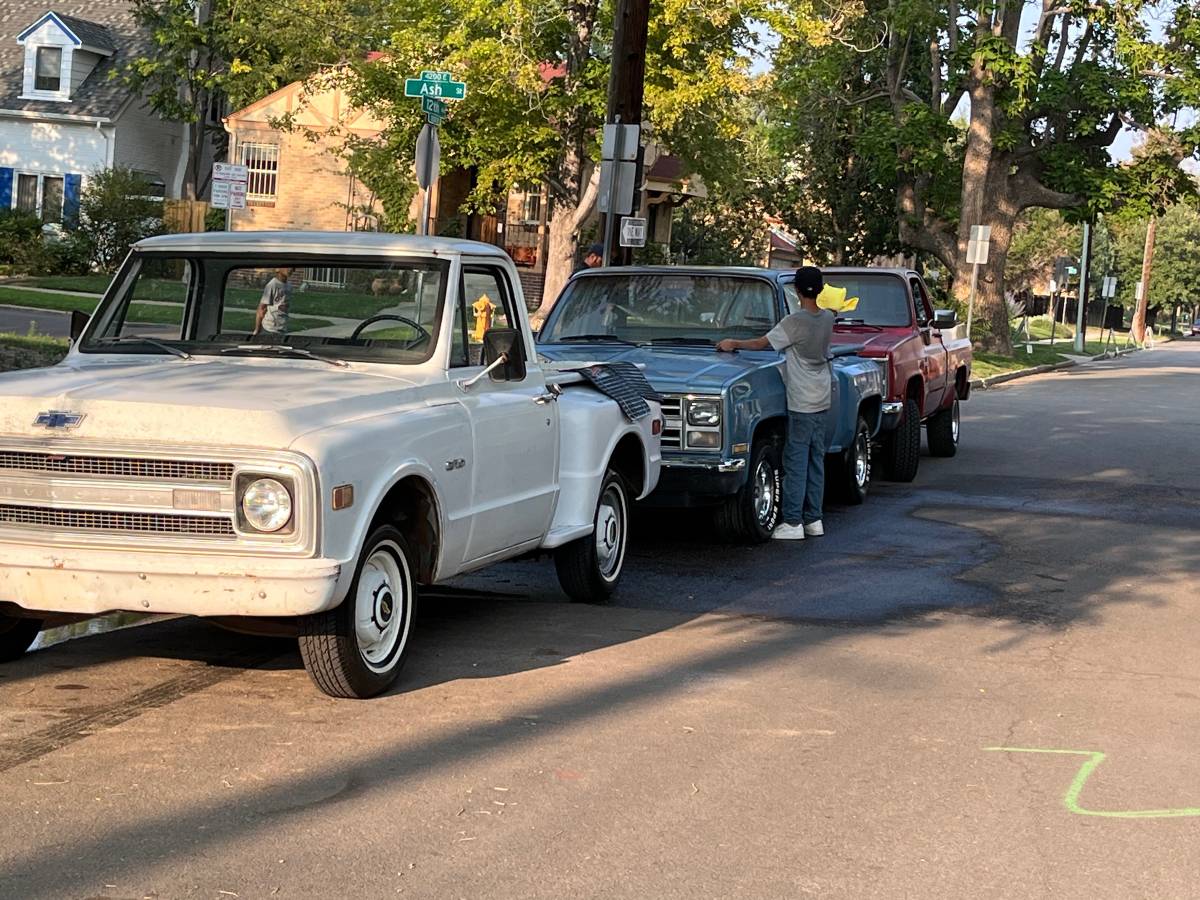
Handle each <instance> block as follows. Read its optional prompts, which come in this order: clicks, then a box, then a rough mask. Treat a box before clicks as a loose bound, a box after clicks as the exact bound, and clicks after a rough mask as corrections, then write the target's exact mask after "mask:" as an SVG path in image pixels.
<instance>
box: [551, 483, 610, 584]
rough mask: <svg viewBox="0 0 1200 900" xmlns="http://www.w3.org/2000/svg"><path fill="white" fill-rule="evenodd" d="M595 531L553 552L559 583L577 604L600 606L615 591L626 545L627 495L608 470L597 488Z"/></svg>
mask: <svg viewBox="0 0 1200 900" xmlns="http://www.w3.org/2000/svg"><path fill="white" fill-rule="evenodd" d="M592 521H593V525H594V526H595V529H594V531H593V532H592V533H591V534H589V535H588V536H587V537H583V538H579V540H576V541H571V543H569V544H566V545H564V546H562V547H559V548H558V549H557V550H555V551H554V568H555V569H556V570H557V571H558V583H559V584H560V585H562V589H563V590H564V591H566V594H567V596H568V597H570V598H571V599H572V600H574V601H575V602H576V603H603V602H604V601H606V600H607V599H608V598H609V597H611V596H612V594H613V591H615V590H616V589H617V582H618V581H620V580H621V569H622V568H623V567H624V565H625V550H626V548H627V547H628V545H629V491H628V490H627V488H626V487H625V480H624V479H623V478H622V477H621V476H620V474H619V473H617V472H615V471H614V470H612V469H609V470H608V471H607V472H606V473H605V475H604V482H603V483H602V484H601V485H600V496H599V497H598V498H597V499H596V513H595V516H594V518H593V520H592Z"/></svg>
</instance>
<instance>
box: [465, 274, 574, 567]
mask: <svg viewBox="0 0 1200 900" xmlns="http://www.w3.org/2000/svg"><path fill="white" fill-rule="evenodd" d="M513 297H514V293H513V291H512V289H511V287H510V285H509V283H508V278H507V276H506V275H505V273H504V272H503V270H501V269H499V268H498V267H490V266H471V265H466V266H465V267H464V270H463V281H462V289H461V290H460V292H459V306H458V307H457V308H456V312H455V316H456V324H455V329H454V330H455V334H456V337H457V336H461V337H459V338H458V339H459V340H461V341H463V342H465V343H466V344H467V348H466V349H467V352H466V353H465V354H462V356H464V357H465V360H464V361H465V362H466V363H467V365H465V366H462V367H460V368H457V369H454V370H452V371H451V375H452V377H453V378H454V379H455V380H464V379H468V378H470V377H472V376H473V375H475V374H477V373H479V372H480V371H482V368H483V367H482V365H480V362H481V352H482V337H483V333H484V331H486V329H487V327H493V328H502V327H507V326H508V325H509V323H512V324H513V325H517V324H518V323H519V322H520V320H519V319H518V318H517V317H516V316H515V315H514V314H513ZM464 325H465V327H464ZM526 358H527V359H528V360H529V362H528V364H527V366H528V371H527V373H526V376H525V378H524V379H523V380H522V381H518V382H498V381H492V380H491V378H490V377H489V376H486V375H485V376H484V377H483V378H481V379H480V380H479V381H477V382H476V383H475V384H474V385H473V386H471V387H470V388H467V389H465V390H463V389H459V388H456V389H457V390H458V391H459V398H460V399H459V402H461V403H462V405H463V406H464V407H465V408H466V410H467V414H468V416H469V417H470V420H471V432H472V447H473V452H472V456H471V458H470V459H468V460H467V461H466V465H467V467H468V469H469V470H470V474H471V483H472V500H471V505H472V511H471V526H470V537H469V538H468V540H467V550H466V555H465V557H464V559H465V560H466V561H468V562H469V561H471V560H476V559H480V558H482V557H485V556H488V555H490V554H493V553H496V552H499V551H501V550H504V549H506V548H508V547H515V546H517V545H519V544H523V543H526V542H527V541H531V540H536V539H538V538H541V537H542V536H543V535H544V534H545V532H546V529H547V528H548V526H549V523H550V520H551V518H552V517H553V514H554V504H555V500H556V498H557V496H558V477H557V473H558V450H559V446H558V445H559V442H558V404H557V402H556V401H554V400H549V401H547V402H540V403H539V402H537V401H538V400H540V399H543V398H544V396H545V395H546V394H547V391H546V382H545V378H544V376H543V374H542V371H541V369H540V368H539V367H538V366H537V364H536V362H535V357H531V354H530V348H526ZM450 462H452V461H448V464H450Z"/></svg>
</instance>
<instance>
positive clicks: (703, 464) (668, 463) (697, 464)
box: [663, 459, 746, 473]
mask: <svg viewBox="0 0 1200 900" xmlns="http://www.w3.org/2000/svg"><path fill="white" fill-rule="evenodd" d="M663 467H664V468H675V469H709V470H710V471H713V472H722V473H724V472H740V471H742V469H744V468H746V460H744V459H722V460H719V461H714V460H711V459H664V460H663Z"/></svg>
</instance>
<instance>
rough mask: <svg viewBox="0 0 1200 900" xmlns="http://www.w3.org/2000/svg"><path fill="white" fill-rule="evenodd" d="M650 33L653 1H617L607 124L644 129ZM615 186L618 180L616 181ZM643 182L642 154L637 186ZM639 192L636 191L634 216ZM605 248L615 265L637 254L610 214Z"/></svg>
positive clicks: (606, 219)
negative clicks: (624, 244) (608, 248)
mask: <svg viewBox="0 0 1200 900" xmlns="http://www.w3.org/2000/svg"><path fill="white" fill-rule="evenodd" d="M649 30H650V0H617V8H616V10H615V11H614V16H613V49H612V67H611V69H610V71H609V75H608V111H607V114H606V115H605V121H606V122H608V123H610V124H611V123H614V122H620V123H621V124H622V125H641V122H642V96H643V94H644V93H645V86H646V40H647V36H648V33H649ZM613 180H614V182H615V180H616V179H615V177H614V179H613ZM641 181H642V173H641V154H640V153H639V155H638V172H637V178H636V180H635V185H640V184H641ZM637 198H638V192H637V190H636V188H635V191H634V210H633V211H634V212H636V210H637ZM601 228H602V230H601V235H603V236H604V238H605V241H604V242H605V244H608V245H610V246H611V247H612V248H613V254H612V260H611V261H612V263H613V264H614V265H629V264H630V263H631V262H632V261H633V250H632V248H630V247H622V246H621V241H620V236H621V216H620V214H614V213H611V212H610V213H607V214H606V215H605V216H604V218H603V223H602V225H601Z"/></svg>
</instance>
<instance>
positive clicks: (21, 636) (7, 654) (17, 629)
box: [0, 616, 42, 662]
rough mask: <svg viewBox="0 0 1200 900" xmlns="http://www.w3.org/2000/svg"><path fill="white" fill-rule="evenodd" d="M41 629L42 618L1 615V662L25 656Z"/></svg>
mask: <svg viewBox="0 0 1200 900" xmlns="http://www.w3.org/2000/svg"><path fill="white" fill-rule="evenodd" d="M41 630H42V620H41V619H18V618H17V617H16V616H0V662H12V660H14V659H19V658H20V657H22V656H24V655H25V651H26V650H28V649H29V648H30V647H31V646H32V645H33V642H34V641H35V640H37V636H38V632H39V631H41Z"/></svg>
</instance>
